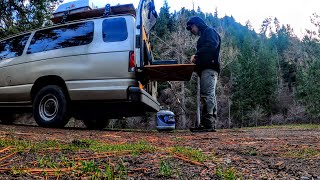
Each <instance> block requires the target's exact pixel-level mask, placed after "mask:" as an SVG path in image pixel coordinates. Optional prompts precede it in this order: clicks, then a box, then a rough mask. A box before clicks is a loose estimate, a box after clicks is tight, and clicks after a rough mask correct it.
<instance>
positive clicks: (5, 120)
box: [0, 114, 16, 125]
mask: <svg viewBox="0 0 320 180" xmlns="http://www.w3.org/2000/svg"><path fill="white" fill-rule="evenodd" d="M15 120H16V117H15V115H14V114H2V115H1V116H0V121H1V124H5V125H11V124H13V123H14V121H15Z"/></svg>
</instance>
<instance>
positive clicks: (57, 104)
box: [33, 85, 70, 127]
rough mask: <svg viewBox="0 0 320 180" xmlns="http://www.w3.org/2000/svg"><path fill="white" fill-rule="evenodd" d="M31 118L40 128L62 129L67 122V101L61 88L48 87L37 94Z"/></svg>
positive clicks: (68, 117)
mask: <svg viewBox="0 0 320 180" xmlns="http://www.w3.org/2000/svg"><path fill="white" fill-rule="evenodd" d="M33 117H34V119H35V121H36V123H37V124H38V125H39V126H42V127H64V126H65V125H66V124H67V123H68V122H69V119H70V116H69V113H68V101H67V97H66V95H65V94H64V93H63V91H62V89H61V87H59V86H56V85H49V86H46V87H44V88H42V89H41V90H40V91H39V92H38V93H37V95H36V97H35V99H34V101H33Z"/></svg>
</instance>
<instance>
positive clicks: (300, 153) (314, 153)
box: [285, 148, 320, 158]
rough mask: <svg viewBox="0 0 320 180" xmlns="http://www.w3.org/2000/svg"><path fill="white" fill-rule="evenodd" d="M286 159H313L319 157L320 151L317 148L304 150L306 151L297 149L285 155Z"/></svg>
mask: <svg viewBox="0 0 320 180" xmlns="http://www.w3.org/2000/svg"><path fill="white" fill-rule="evenodd" d="M285 156H286V157H292V158H312V157H319V156H320V150H318V149H315V148H304V149H296V150H291V151H288V152H286V153H285Z"/></svg>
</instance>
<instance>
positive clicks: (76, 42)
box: [27, 21, 94, 54]
mask: <svg viewBox="0 0 320 180" xmlns="http://www.w3.org/2000/svg"><path fill="white" fill-rule="evenodd" d="M93 30H94V24H93V22H92V21H91V22H84V23H77V24H69V25H66V26H60V27H55V28H51V29H44V30H40V31H37V32H36V33H35V34H34V36H33V38H32V40H31V43H30V46H29V48H28V51H27V53H28V54H32V53H38V52H43V51H50V50H53V49H61V48H67V47H73V46H81V45H87V44H89V43H91V42H92V40H93Z"/></svg>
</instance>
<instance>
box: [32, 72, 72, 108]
mask: <svg viewBox="0 0 320 180" xmlns="http://www.w3.org/2000/svg"><path fill="white" fill-rule="evenodd" d="M49 85H57V86H59V87H61V88H62V90H63V93H64V94H65V96H66V97H67V99H68V101H69V102H70V101H71V100H70V96H69V92H68V88H67V85H66V83H65V81H64V80H63V79H62V78H61V77H59V76H54V75H50V76H43V77H40V78H38V79H37V80H36V81H35V82H34V83H33V86H32V88H31V94H30V95H31V100H32V102H33V101H34V99H35V97H36V95H37V93H38V92H39V91H40V90H41V89H42V88H43V87H45V86H49Z"/></svg>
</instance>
